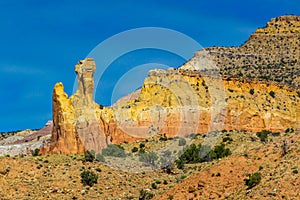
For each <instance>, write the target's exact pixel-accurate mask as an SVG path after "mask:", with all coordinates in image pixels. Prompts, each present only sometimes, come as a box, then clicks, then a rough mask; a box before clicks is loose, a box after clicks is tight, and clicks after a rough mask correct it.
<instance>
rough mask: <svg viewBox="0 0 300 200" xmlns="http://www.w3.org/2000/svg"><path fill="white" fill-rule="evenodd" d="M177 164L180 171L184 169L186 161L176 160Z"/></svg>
mask: <svg viewBox="0 0 300 200" xmlns="http://www.w3.org/2000/svg"><path fill="white" fill-rule="evenodd" d="M175 163H176V166H177V168H178V169H183V167H184V161H183V160H182V159H178V160H176V161H175Z"/></svg>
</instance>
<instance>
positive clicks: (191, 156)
mask: <svg viewBox="0 0 300 200" xmlns="http://www.w3.org/2000/svg"><path fill="white" fill-rule="evenodd" d="M200 149H201V144H199V145H198V146H196V145H195V144H191V145H190V146H188V147H187V148H185V149H184V150H183V151H184V153H183V154H182V155H181V156H180V157H179V159H180V160H182V161H183V162H184V163H197V162H200V157H199V152H200Z"/></svg>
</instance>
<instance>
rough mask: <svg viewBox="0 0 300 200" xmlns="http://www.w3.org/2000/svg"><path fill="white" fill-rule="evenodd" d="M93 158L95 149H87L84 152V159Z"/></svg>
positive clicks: (87, 160)
mask: <svg viewBox="0 0 300 200" xmlns="http://www.w3.org/2000/svg"><path fill="white" fill-rule="evenodd" d="M94 160H95V151H94V150H90V151H89V150H87V151H85V152H84V161H85V162H93V161H94Z"/></svg>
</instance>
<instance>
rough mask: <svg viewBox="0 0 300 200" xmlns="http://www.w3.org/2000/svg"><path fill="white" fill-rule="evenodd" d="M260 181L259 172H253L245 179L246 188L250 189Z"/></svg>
mask: <svg viewBox="0 0 300 200" xmlns="http://www.w3.org/2000/svg"><path fill="white" fill-rule="evenodd" d="M260 181H261V173H260V172H255V173H253V174H250V175H249V177H248V178H247V179H245V184H246V185H247V186H248V189H250V188H253V187H254V186H256V185H258V184H259V183H260Z"/></svg>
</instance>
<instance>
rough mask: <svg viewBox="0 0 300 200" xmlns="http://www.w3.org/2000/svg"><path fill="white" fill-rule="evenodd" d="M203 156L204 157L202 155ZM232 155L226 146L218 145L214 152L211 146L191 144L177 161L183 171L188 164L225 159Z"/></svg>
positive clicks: (178, 166)
mask: <svg viewBox="0 0 300 200" xmlns="http://www.w3.org/2000/svg"><path fill="white" fill-rule="evenodd" d="M202 154H203V155H202ZM229 155H231V151H230V149H229V148H225V144H221V145H217V146H215V148H214V149H213V150H211V149H210V147H209V146H201V144H199V145H198V146H196V145H195V144H191V145H190V146H188V147H187V148H185V149H184V150H183V154H182V155H181V156H180V157H179V158H178V159H177V160H176V161H175V163H176V165H177V168H178V169H183V167H184V164H186V163H199V162H205V161H211V160H214V159H218V158H223V157H226V156H229Z"/></svg>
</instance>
